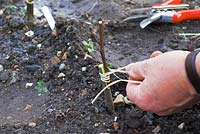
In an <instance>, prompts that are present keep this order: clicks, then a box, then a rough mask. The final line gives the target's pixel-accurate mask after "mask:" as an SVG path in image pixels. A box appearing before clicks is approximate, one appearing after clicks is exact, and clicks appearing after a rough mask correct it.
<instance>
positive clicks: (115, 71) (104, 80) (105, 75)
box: [92, 67, 141, 104]
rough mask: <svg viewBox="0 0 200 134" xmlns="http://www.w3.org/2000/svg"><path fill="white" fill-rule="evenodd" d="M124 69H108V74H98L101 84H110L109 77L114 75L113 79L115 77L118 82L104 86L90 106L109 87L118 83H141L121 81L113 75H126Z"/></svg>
mask: <svg viewBox="0 0 200 134" xmlns="http://www.w3.org/2000/svg"><path fill="white" fill-rule="evenodd" d="M124 69H125V67H122V68H118V69H109V70H110V72H107V73H104V74H102V73H100V76H101V80H102V81H103V82H107V83H108V82H110V75H111V74H114V76H115V77H117V78H118V79H119V80H116V81H113V82H112V83H110V84H108V85H106V86H105V87H104V88H103V89H102V90H101V91H100V92H99V93H98V94H97V95H96V97H95V98H94V99H93V100H92V104H94V102H95V101H96V100H97V98H98V97H99V96H100V95H101V94H102V93H103V92H104V91H105V90H106V89H107V88H109V87H110V86H112V85H114V84H117V83H119V82H130V83H134V84H140V83H141V81H134V80H125V79H121V78H120V77H119V76H117V75H116V74H115V73H126V71H124Z"/></svg>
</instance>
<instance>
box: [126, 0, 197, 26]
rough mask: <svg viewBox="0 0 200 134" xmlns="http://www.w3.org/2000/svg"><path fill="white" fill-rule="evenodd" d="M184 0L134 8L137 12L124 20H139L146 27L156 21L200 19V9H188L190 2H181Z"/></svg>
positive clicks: (171, 0) (177, 21)
mask: <svg viewBox="0 0 200 134" xmlns="http://www.w3.org/2000/svg"><path fill="white" fill-rule="evenodd" d="M181 3H182V0H167V1H165V2H164V3H162V4H155V5H153V6H152V7H150V8H139V9H134V10H132V13H134V14H136V15H133V16H130V17H128V18H126V19H124V20H123V22H127V21H133V20H134V21H138V20H141V19H142V21H141V22H140V27H141V28H145V27H146V26H148V25H149V24H151V23H154V22H166V23H173V24H176V23H179V22H183V21H186V20H200V9H188V8H189V5H188V4H181Z"/></svg>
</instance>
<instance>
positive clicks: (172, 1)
mask: <svg viewBox="0 0 200 134" xmlns="http://www.w3.org/2000/svg"><path fill="white" fill-rule="evenodd" d="M181 2H182V0H167V1H164V2H163V3H161V4H155V5H153V6H167V5H176V4H181Z"/></svg>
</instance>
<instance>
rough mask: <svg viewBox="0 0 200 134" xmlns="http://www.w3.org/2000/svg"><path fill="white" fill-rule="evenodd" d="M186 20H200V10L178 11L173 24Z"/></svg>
mask: <svg viewBox="0 0 200 134" xmlns="http://www.w3.org/2000/svg"><path fill="white" fill-rule="evenodd" d="M186 20H200V9H193V10H183V11H178V12H176V13H175V14H174V15H173V17H172V23H179V22H182V21H186Z"/></svg>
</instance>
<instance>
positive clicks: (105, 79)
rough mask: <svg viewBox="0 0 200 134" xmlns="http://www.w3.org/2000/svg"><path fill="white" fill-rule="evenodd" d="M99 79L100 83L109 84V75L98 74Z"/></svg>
mask: <svg viewBox="0 0 200 134" xmlns="http://www.w3.org/2000/svg"><path fill="white" fill-rule="evenodd" d="M99 74H100V77H101V81H103V82H105V83H110V73H105V74H102V73H99Z"/></svg>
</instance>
